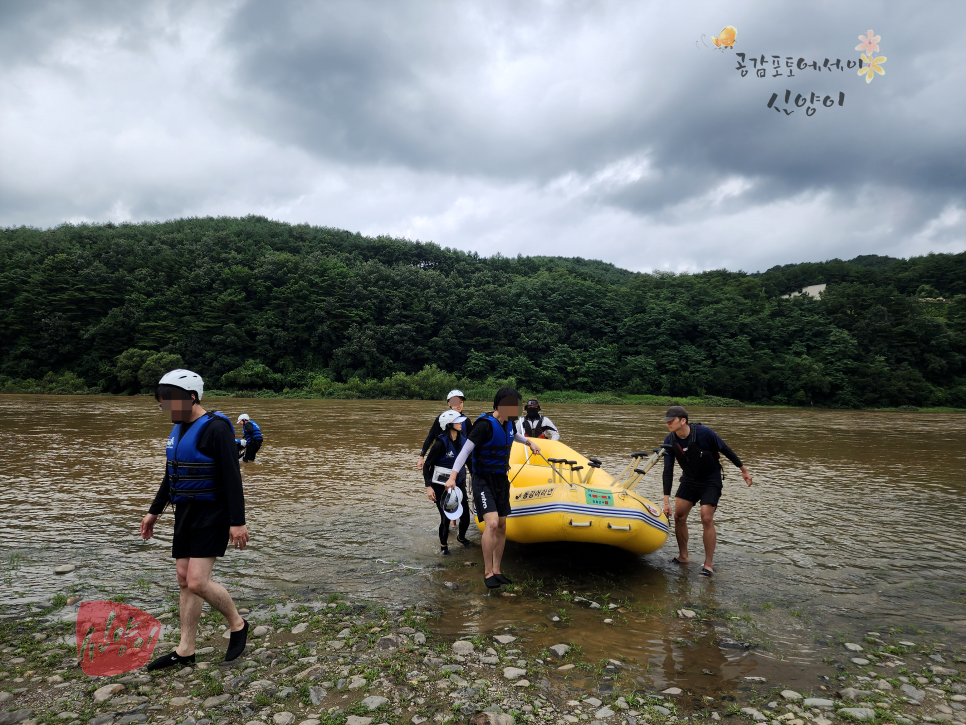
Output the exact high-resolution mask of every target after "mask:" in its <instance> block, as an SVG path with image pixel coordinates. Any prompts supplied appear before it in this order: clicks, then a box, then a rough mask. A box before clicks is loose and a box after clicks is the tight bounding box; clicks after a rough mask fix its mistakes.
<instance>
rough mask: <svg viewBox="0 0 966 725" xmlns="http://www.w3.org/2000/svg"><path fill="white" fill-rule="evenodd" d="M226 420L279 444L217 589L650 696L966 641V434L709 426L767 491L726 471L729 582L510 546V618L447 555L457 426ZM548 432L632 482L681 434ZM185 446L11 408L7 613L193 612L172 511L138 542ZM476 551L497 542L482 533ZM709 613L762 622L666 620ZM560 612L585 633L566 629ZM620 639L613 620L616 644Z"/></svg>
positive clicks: (29, 399)
mask: <svg viewBox="0 0 966 725" xmlns="http://www.w3.org/2000/svg"><path fill="white" fill-rule="evenodd" d="M205 402H206V403H207V404H208V405H209V406H211V407H212V408H215V407H217V408H218V409H220V410H224V411H225V412H226V413H228V414H229V416H230V417H231V418H232V419H233V420H234V418H235V417H236V416H237V415H238V413H240V412H247V413H249V414H250V415H251V416H252V418H253V419H255V420H256V421H257V422H258V423H259V424H260V425H261V427H262V429H263V431H264V432H265V438H266V440H265V445H264V447H263V448H262V450H261V451H260V452H259V456H258V462H257V463H255V464H248V465H246V466H243V475H244V478H245V493H246V500H247V510H248V523H249V528H250V530H251V533H252V545H251V547H250V548H249V550H247V551H245V552H231V553H229V555H228V556H227V557H226V558H225V559H224V560H223V561H222V562H220V563H219V565H218V567H217V569H216V572H217V573H218V576H220V577H221V578H222V579H223V580H225V581H226V582H227V583H228V584H229V586H230V587H231V589H232V591H233V592H238V593H240V594H241V596H242V598H245V597H260V596H266V595H268V594H270V593H275V592H277V591H278V589H279V588H280V587H284V588H288V589H292V590H306V589H314V590H319V591H341V592H347V593H356V594H360V595H364V596H366V597H370V598H374V599H377V600H383V601H423V602H430V601H431V602H434V603H435V604H437V605H441V606H442V607H443V608H444V609H445V611H446V612H447V614H446V615H445V616H444V617H443V619H442V620H441V621H440V623H439V626H440V628H442V629H443V630H444V631H447V632H448V633H453V634H456V633H467V632H477V631H496V630H502V629H504V628H506V627H511V628H514V629H515V630H516V631H518V632H526V637H528V638H530V639H532V640H533V641H534V642H535V643H537V644H541V645H549V644H555V643H557V642H560V641H564V642H571V641H572V642H574V643H576V644H579V645H580V646H581V647H583V648H584V650H585V652H586V653H587V654H588V655H592V656H601V657H621V656H623V657H626V658H628V660H629V661H635V662H638V663H640V665H641V667H642V668H645V669H646V667H647V665H648V664H649V665H650V667H651V672H650V677H652V679H653V678H654V677H655V676H656V677H657V680H660V679H661V678H665V679H666V680H667V681H671V680H673V678H674V677H676V676H682V675H685V674H687V675H688V676H691V675H694V676H696V677H697V676H699V675H700V674H701V671H702V670H705V669H706V670H709V671H713V672H715V673H723V674H724V675H725V676H726V677H732V678H733V677H738V676H741V675H745V674H747V672H748V671H750V670H751V669H752V668H754V667H755V666H762V664H761V663H762V662H764V661H766V660H767V659H768V658H776V659H780V660H781V661H782V662H785V663H790V664H794V663H810V662H811V663H814V662H815V661H816V659H817V658H818V657H819V655H818V654H817V649H816V648H817V647H818V646H820V645H821V643H822V642H823V641H825V640H827V638H828V636H829V633H831V632H834V631H842V632H848V633H864V632H865V631H866V630H869V629H878V630H880V631H888V629H889V627H902V626H905V627H912V626H915V627H919V628H922V629H923V630H925V631H926V632H927V633H936V632H946V633H945V634H943V635H942V636H943V637H944V638H946V639H949V638H960V637H963V636H964V635H966V615H964V612H963V600H964V598H966V594H964V592H963V582H964V581H966V564H964V561H963V558H962V556H961V552H962V551H963V550H964V549H966V534H964V531H963V526H962V522H963V521H964V520H966V477H964V475H963V471H964V470H966V444H964V441H966V416H940V415H934V414H920V413H916V414H908V413H907V414H892V413H863V412H850V411H810V410H777V409H776V410H772V409H769V410H759V409H705V410H700V411H693V414H694V415H695V420H699V421H701V422H704V423H707V424H709V425H712V426H713V427H714V428H715V430H717V431H718V432H719V433H720V434H721V435H722V437H723V438H724V439H725V440H726V441H728V443H729V444H730V445H731V446H732V447H733V448H734V449H735V450H736V451H737V452H738V455H739V456H741V458H742V459H743V460H744V461H745V462H746V463H747V465H748V466H749V468H750V469H751V471H752V473H753V474H754V476H755V480H756V485H755V486H754V487H753V488H751V489H747V488H746V487H745V486H744V485H743V483H742V482H741V480H740V477H739V475H738V473H737V470H736V469H732V468H731V467H730V466H728V467H726V469H725V471H726V480H725V494H724V496H723V498H722V501H721V505H720V508H719V512H718V516H717V521H718V523H719V553H718V556H717V557H716V563H717V568H718V572H719V573H718V576H716V577H715V579H714V580H713V581H710V582H707V581H703V580H700V579H699V577H697V571H698V569H699V566H698V565H697V564H694V565H692V566H691V567H687V568H685V569H683V570H682V569H681V568H679V567H678V566H676V565H674V564H671V563H670V558H671V557H672V556H673V555H674V553H675V547H674V543H673V537H672V539H671V541H669V543H668V545H667V546H666V547H665V548H664V549H663V550H661V551H658V552H656V553H654V554H652V555H650V556H647V557H635V556H632V555H629V554H627V553H626V552H623V551H619V550H610V549H606V548H602V547H581V546H577V545H569V544H568V545H564V544H544V545H539V546H523V545H514V544H512V543H511V544H510V545H508V547H507V552H506V555H505V557H504V562H505V570H506V571H507V573H508V574H509V575H510V576H515V577H516V578H517V579H518V580H521V581H523V580H525V581H526V582H527V583H528V584H527V587H526V588H525V591H524V593H521V594H520V596H518V597H516V598H513V597H500V596H493V597H488V596H484V593H485V590H484V587H483V585H482V582H481V581H479V580H480V578H481V573H480V567H479V566H478V565H477V566H475V567H469V566H463V563H464V561H469V562H479V561H480V550H479V548H478V547H477V548H474V549H469V550H465V551H464V550H459V551H457V550H456V549H454V550H453V551H454V553H455V554H456V556H453V557H451V560H448V561H446V562H445V567H443V566H442V562H441V561H440V560H439V559H438V558H437V556H436V553H435V552H436V540H435V533H434V532H435V527H436V512H435V508H434V507H433V506H432V504H430V503H429V502H428V501H426V499H425V497H424V494H423V488H422V478H421V476H420V475H419V474H418V473H417V472H416V471H415V470H414V463H415V458H416V454H417V452H418V447H419V445H420V444H421V442H422V439H423V436H424V435H425V431H426V430H427V429H428V426H429V424H430V423H431V421H432V417H433V415H434V414H436V413H438V412H439V410H440V409H441V408H442V406H441V405H437V404H434V403H424V402H410V401H321V400H244V401H242V400H230V399H229V400H217V401H215V400H211V401H207V400H206V401H205ZM482 409H483V405H482V404H473V403H470V404H468V406H467V410H468V412H471V413H477V412H482ZM550 412H551V414H552V417H553V419H554V421H555V422H556V423H557V424H558V426H559V428H560V430H561V431H562V438H563V439H564V440H565V441H566V442H567V443H568V444H569V445H571V446H572V447H573V448H575V449H576V450H579V451H580V452H582V453H585V454H590V455H596V456H598V457H600V458H601V459H602V460H603V462H604V467H605V468H606V469H607V470H609V471H611V472H615V473H616V472H617V471H619V470H620V469H621V468H623V465H624V463H625V461H626V458H625V456H626V455H627V454H628V453H629V452H631V451H634V450H640V449H642V448H650V447H653V446H655V445H656V444H657V443H659V442H660V441H661V440H662V439H663V436H664V434H665V429H664V426H663V425H662V424H661V423H659V422H658V419H659V418H660V414H659V412H658V411H657V410H656V409H653V408H642V407H631V406H578V405H555V406H552V409H551V411H550ZM661 412H663V411H661ZM169 430H170V423H167V422H166V419H165V417H164V415H163V414H162V413H160V411H158V409H157V406H156V405H155V404H154V403H153V401H152V400H151V399H150V398H146V397H138V398H98V397H35V396H25V397H14V396H0V441H2V442H3V443H2V445H0V484H2V486H3V489H4V491H6V493H7V495H5V496H4V497H3V498H2V500H0V555H2V557H3V572H2V576H3V587H2V590H0V591H2V594H0V604H12V603H18V602H19V603H29V602H30V601H46V600H49V599H50V597H51V596H52V595H53V594H54V593H57V592H64V591H66V590H67V589H68V588H69V587H71V586H73V587H74V590H75V591H76V592H77V593H79V594H83V595H85V596H90V595H92V594H93V593H95V592H96V591H97V589H100V590H101V591H103V592H105V593H108V594H110V593H118V592H121V591H125V592H127V593H128V594H129V596H132V595H133V599H134V601H143V602H145V603H146V604H150V603H152V602H155V603H157V602H159V601H160V600H162V599H164V598H165V597H166V596H167V595H168V594H170V593H171V592H172V591H173V587H174V570H173V567H172V565H171V562H170V559H169V558H168V553H169V546H170V534H171V524H172V518H173V517H172V516H171V514H170V512H167V513H166V514H165V515H164V516H162V518H161V520H160V522H159V526H158V531H159V533H158V536H157V538H156V539H154V540H152V541H151V542H149V543H143V542H141V541H140V539H139V538H138V535H137V528H138V522H139V521H140V519H141V517H142V516H143V514H144V512H145V511H146V510H147V507H148V504H149V503H150V501H151V499H152V497H153V495H154V493H155V491H156V489H157V485H158V483H159V482H160V479H161V476H162V475H163V469H164V464H163V460H164V440H165V439H166V436H167V433H168V431H169ZM648 480H650V483H649V484H648V483H646V482H645V484H643V485H642V486H641V487H640V488H639V490H640V491H641V492H642V493H644V495H647V496H650V497H651V498H653V499H655V500H659V499H660V495H661V484H660V470H659V468H658V469H655V470H654V471H653V472H652V473H651V474H649V478H648ZM693 518H695V520H694V521H693V522H692V526H693V530H692V538H691V541H692V546H695V545H696V546H697V548H696V549H695V550H694V551H693V553H694V554H696V561H699V562H700V561H701V558H700V553H701V550H700V541H701V537H700V530H699V529H700V523H699V522H698V521H697V519H696V517H693ZM470 534H471V536H476V537H477V540H478V535H477V534H476V533H475V531H474V529H473V528H471V529H470ZM65 562H70V563H74V564H77V565H78V568H77V570H76V571H75V572H73V573H71V574H69V575H66V576H64V577H52V576H51V569H52V567H53V566H55V565H57V564H60V563H65ZM443 581H449V582H451V583H453V584H455V585H456V586H457V588H456V589H453V590H451V589H448V588H444V587H442V586H441V585H442V582H443ZM563 590H567V591H570V592H572V593H574V592H575V593H578V594H581V595H583V596H587V597H591V598H594V599H597V600H600V601H603V602H605V603H612V602H613V603H617V604H619V606H620V607H621V608H622V609H624V610H626V611H624V612H619V613H618V614H619V616H613V617H611V616H609V612H613V611H615V610H608V609H607V608H606V607H605V608H602V609H601V610H589V609H584V608H582V607H580V606H574V605H572V604H570V603H568V602H567V601H566V598H565V597H564V596H563V595H561V594H559V592H561V591H563ZM689 602H690V603H691V604H692V605H693V606H695V607H698V608H700V609H701V610H702V611H705V612H714V611H716V610H721V609H726V610H728V611H730V612H732V616H741V617H743V616H748V617H749V619H750V620H751V621H747V620H745V619H735V620H722V616H723V615H714V621H711V622H705V623H700V622H685V621H682V620H668V618H667V617H666V616H659V615H661V614H664V615H666V614H667V613H668V612H671V611H673V610H675V609H677V608H679V607H681V606H682V605H684V604H685V603H689ZM746 608H747V609H746ZM561 609H562V610H564V612H563V613H564V614H566V618H562V619H561V621H560V622H553V621H552V619H551V617H553V616H559V614H557V615H555V613H556V612H557V611H558V610H561ZM746 611H747V613H748V614H747V615H746V614H745V612H746ZM605 618H613V619H614V623H613V624H608V625H604V624H603V619H605ZM669 621H670V622H671V624H668V622H669ZM723 624H728V625H729V626H730V631H732V632H734V633H735V636H739V635H741V636H743V637H745V638H746V639H747V640H748V641H752V642H757V643H761V644H762V645H764V646H763V648H762V649H761V650H757V651H753V652H754V657H753V659H752V658H751V655H750V654H749V653H746V652H745V651H744V650H729V649H721V648H719V647H717V646H714V645H713V643H712V641H711V640H712V639H713V637H712V635H713V634H714V627H715V626H716V625H717V626H722V625H723ZM668 627H670V628H671V629H668ZM907 631H908V630H907ZM816 641H818V643H819V644H818V645H817V644H816ZM756 663H757V665H756ZM692 670H693V671H692ZM655 673H657V675H655ZM662 673H663V674H662ZM698 679H700V677H698ZM657 680H655V681H657Z"/></svg>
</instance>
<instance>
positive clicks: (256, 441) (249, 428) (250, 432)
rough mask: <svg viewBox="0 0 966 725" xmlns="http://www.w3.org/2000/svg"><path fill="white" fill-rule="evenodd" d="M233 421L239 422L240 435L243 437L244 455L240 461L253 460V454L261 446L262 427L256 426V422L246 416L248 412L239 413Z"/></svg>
mask: <svg viewBox="0 0 966 725" xmlns="http://www.w3.org/2000/svg"><path fill="white" fill-rule="evenodd" d="M235 422H236V423H241V427H242V437H243V438H244V439H245V455H244V457H243V458H242V462H243V463H248V462H249V461H254V460H255V454H256V453H258V449H259V448H261V447H262V429H261V428H259V427H258V423H256V422H255V421H253V420H252V419H251V418H249V417H248V413H242V414H241V415H239V416H238V420H236V421H235Z"/></svg>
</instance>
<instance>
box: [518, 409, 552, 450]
mask: <svg viewBox="0 0 966 725" xmlns="http://www.w3.org/2000/svg"><path fill="white" fill-rule="evenodd" d="M524 410H525V411H526V413H527V414H526V416H524V417H523V418H521V419H520V420H518V421H517V433H519V434H520V435H522V436H526V437H527V438H548V439H550V440H552V441H558V440H560V432H559V431H558V430H557V428H556V427H555V426H554V424H553V423H552V422H551V421H550V418H548V417H547V416H545V415H544V414H543V413H541V412H540V401H539V400H537V399H536V398H530V400H528V401H527V404H526V406H525V407H524Z"/></svg>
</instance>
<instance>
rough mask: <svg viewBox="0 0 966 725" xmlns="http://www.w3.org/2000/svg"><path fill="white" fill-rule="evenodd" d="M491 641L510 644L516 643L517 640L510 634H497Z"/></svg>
mask: <svg viewBox="0 0 966 725" xmlns="http://www.w3.org/2000/svg"><path fill="white" fill-rule="evenodd" d="M493 639H495V640H496V641H497V642H499V643H500V644H510V642H516V640H517V638H516V637H514V636H513V635H512V634H498V635H496V636H495V637H494V638H493Z"/></svg>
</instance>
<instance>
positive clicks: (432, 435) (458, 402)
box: [416, 390, 473, 471]
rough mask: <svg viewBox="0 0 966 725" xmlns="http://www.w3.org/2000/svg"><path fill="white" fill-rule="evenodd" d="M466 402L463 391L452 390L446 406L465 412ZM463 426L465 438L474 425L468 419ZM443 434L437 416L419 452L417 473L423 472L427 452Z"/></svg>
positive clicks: (448, 395)
mask: <svg viewBox="0 0 966 725" xmlns="http://www.w3.org/2000/svg"><path fill="white" fill-rule="evenodd" d="M465 402H466V396H465V395H463V391H462V390H450V391H449V393H447V395H446V404H447V405H449V408H450V410H455V411H456V412H457V413H462V412H463V403H465ZM462 426H463V437H464V438H465V437H466V436H468V435H469V434H470V429H471V428H472V427H473V424H472V423H470V420H469V418H466V419H465V420H464V421H463V423H462ZM442 433H443V429H442V427H440V425H439V417H438V416H437V417H436V418H433V424H432V425H431V426H430V427H429V433H427V434H426V440H424V441H423V447H422V448H421V449H420V451H419V459H418V460H417V461H416V470H417V471H421V470H423V464H424V463H425V462H426V452H427V451H428V450H429V448H430V446H432V445H433V443H435V442H436V441H437V440H438V439H439V437H440V435H441V434H442Z"/></svg>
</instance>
